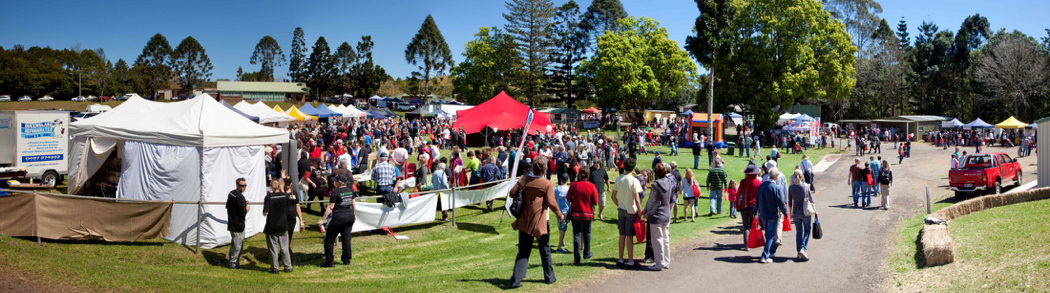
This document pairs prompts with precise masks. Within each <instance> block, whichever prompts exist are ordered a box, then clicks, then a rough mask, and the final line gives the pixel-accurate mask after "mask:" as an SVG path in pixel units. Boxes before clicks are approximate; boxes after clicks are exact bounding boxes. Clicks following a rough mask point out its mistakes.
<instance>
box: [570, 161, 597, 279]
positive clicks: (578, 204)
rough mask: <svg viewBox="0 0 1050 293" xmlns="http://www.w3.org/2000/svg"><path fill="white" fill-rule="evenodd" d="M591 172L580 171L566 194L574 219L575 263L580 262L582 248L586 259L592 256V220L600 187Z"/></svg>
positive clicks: (571, 217) (571, 215)
mask: <svg viewBox="0 0 1050 293" xmlns="http://www.w3.org/2000/svg"><path fill="white" fill-rule="evenodd" d="M590 173H591V172H580V174H579V175H577V178H576V180H577V181H576V182H573V183H572V185H570V186H569V193H568V194H567V195H566V196H565V199H566V200H567V201H568V202H569V219H572V253H573V257H574V260H575V264H580V249H581V248H582V249H583V258H584V259H590V258H591V256H592V254H591V222H592V221H594V205H595V204H597V203H598V189H597V188H596V187H594V183H591V181H590V180H589V178H590ZM581 242H582V244H583V246H582V247H581V246H580V244H581Z"/></svg>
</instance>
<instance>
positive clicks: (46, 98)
mask: <svg viewBox="0 0 1050 293" xmlns="http://www.w3.org/2000/svg"><path fill="white" fill-rule="evenodd" d="M36 100H37V101H41V102H50V101H54V100H55V98H52V97H51V96H43V97H40V98H39V99H36Z"/></svg>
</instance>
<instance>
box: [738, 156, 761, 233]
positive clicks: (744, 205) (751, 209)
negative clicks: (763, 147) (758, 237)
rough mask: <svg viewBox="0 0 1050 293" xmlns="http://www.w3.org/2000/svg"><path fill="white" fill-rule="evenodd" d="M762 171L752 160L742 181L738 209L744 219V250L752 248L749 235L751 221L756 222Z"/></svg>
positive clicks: (745, 170)
mask: <svg viewBox="0 0 1050 293" xmlns="http://www.w3.org/2000/svg"><path fill="white" fill-rule="evenodd" d="M760 172H761V171H760V170H759V169H758V167H757V166H755V163H754V162H752V163H750V164H748V165H747V168H744V180H741V181H740V187H739V189H740V191H739V192H738V195H737V201H736V210H737V211H739V212H740V218H741V219H742V220H743V221H744V225H743V227H742V228H740V229H741V230H742V231H743V232H744V250H745V251H747V250H751V249H749V248H747V237H748V236H750V235H748V234H750V233H748V232H749V231H750V230H751V223H753V222H754V217H755V195H756V194H758V185H760V184H761V183H762V181H761V180H758V174H759V173H760Z"/></svg>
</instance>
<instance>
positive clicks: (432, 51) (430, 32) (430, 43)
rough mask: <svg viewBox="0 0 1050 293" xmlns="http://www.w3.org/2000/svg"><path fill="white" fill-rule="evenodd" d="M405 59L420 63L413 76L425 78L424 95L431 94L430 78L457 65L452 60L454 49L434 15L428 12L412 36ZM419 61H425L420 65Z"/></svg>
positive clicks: (409, 61) (416, 63)
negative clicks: (447, 41) (435, 20)
mask: <svg viewBox="0 0 1050 293" xmlns="http://www.w3.org/2000/svg"><path fill="white" fill-rule="evenodd" d="M405 61H408V64H412V65H419V71H415V72H412V76H416V77H422V78H423V95H429V94H430V92H431V90H430V78H431V77H434V76H439V75H441V74H443V73H445V70H446V69H450V68H452V66H455V65H456V63H455V61H453V60H452V50H449V49H448V43H445V37H444V36H442V35H441V30H438V26H437V23H435V22H434V17H432V16H430V15H429V14H427V18H426V19H424V20H423V25H422V26H420V27H419V32H416V36H414V37H412V41H411V42H409V43H408V46H406V47H405ZM419 63H423V64H422V65H420V64H419Z"/></svg>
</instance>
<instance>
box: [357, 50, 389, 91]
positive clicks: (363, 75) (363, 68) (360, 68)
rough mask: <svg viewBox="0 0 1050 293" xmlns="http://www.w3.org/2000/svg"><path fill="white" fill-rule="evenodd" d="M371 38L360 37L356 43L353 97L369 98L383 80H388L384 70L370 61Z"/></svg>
mask: <svg viewBox="0 0 1050 293" xmlns="http://www.w3.org/2000/svg"><path fill="white" fill-rule="evenodd" d="M374 46H375V43H374V42H372V36H370V35H366V36H361V41H358V42H357V64H356V65H355V66H354V93H353V95H354V96H355V97H370V96H372V95H374V94H376V92H377V91H379V86H380V85H382V84H383V81H384V80H387V79H390V77H389V76H387V74H386V70H383V68H382V67H380V66H379V65H376V64H375V63H373V62H372V61H373V60H372V47H374Z"/></svg>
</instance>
